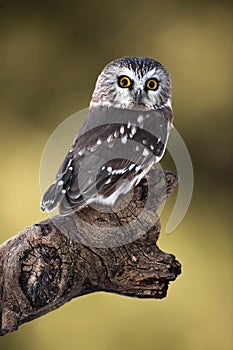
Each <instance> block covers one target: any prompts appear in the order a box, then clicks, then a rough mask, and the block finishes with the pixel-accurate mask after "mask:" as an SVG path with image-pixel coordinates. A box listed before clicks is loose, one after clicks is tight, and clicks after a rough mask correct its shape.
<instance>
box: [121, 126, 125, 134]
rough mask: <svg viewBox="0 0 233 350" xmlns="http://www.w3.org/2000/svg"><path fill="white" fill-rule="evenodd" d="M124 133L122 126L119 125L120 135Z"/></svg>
mask: <svg viewBox="0 0 233 350" xmlns="http://www.w3.org/2000/svg"><path fill="white" fill-rule="evenodd" d="M124 132H125V128H124V126H123V125H121V127H120V133H121V134H124Z"/></svg>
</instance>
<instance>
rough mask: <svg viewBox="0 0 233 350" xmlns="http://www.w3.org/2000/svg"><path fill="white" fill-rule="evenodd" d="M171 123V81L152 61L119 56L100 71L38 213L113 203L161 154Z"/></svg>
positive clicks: (145, 172) (64, 212)
mask: <svg viewBox="0 0 233 350" xmlns="http://www.w3.org/2000/svg"><path fill="white" fill-rule="evenodd" d="M172 123H173V112H172V106H171V79H170V75H169V73H168V72H167V70H166V69H165V67H164V66H163V65H162V64H161V63H159V62H158V61H156V60H154V59H150V58H144V57H123V58H119V59H116V60H114V61H112V62H110V63H109V64H108V65H107V66H106V67H105V68H104V69H103V71H102V72H101V73H100V75H99V77H98V79H97V82H96V86H95V89H94V92H93V95H92V99H91V102H90V106H89V113H88V117H87V119H86V121H85V122H84V124H83V126H82V127H81V129H80V131H79V132H78V134H77V136H76V138H75V140H74V142H73V145H72V147H71V149H70V150H69V152H68V153H67V156H66V157H65V159H64V161H63V163H62V165H61V167H60V169H59V170H58V173H57V175H56V179H55V181H54V182H53V183H52V184H51V186H50V187H49V188H48V190H47V191H46V192H45V194H44V196H43V198H42V202H41V209H42V211H46V212H49V211H51V210H53V209H54V208H55V207H56V206H58V207H59V213H60V214H61V215H67V214H71V213H72V212H75V211H77V210H80V209H81V208H83V207H84V206H86V205H90V204H92V203H97V204H101V205H105V206H114V204H115V203H116V201H117V199H118V198H119V197H120V196H121V195H123V194H126V193H128V192H129V191H130V190H132V189H133V188H134V187H135V186H137V185H138V184H139V182H140V181H141V180H142V179H143V178H144V177H145V176H147V174H148V172H149V170H150V169H151V167H152V166H153V165H154V164H155V163H157V162H159V161H160V159H161V158H162V156H163V154H164V152H165V148H166V144H167V141H168V137H169V132H170V129H171V126H172Z"/></svg>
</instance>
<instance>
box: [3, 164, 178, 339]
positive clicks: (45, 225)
mask: <svg viewBox="0 0 233 350" xmlns="http://www.w3.org/2000/svg"><path fill="white" fill-rule="evenodd" d="M154 174H155V175H156V176H155V179H156V181H155V182H154V184H153V191H152V192H153V193H152V196H151V198H153V201H151V202H150V203H149V206H148V208H147V210H146V211H145V210H144V209H145V206H146V204H148V193H149V192H148V183H147V181H146V180H145V181H142V182H141V183H140V184H139V185H138V186H137V187H136V188H135V191H134V194H133V198H131V201H130V203H129V204H127V206H125V207H124V208H123V209H122V210H118V211H117V212H115V213H114V212H108V213H107V212H101V211H98V210H96V209H94V208H90V207H87V208H84V209H83V210H81V211H80V212H78V213H75V214H73V215H69V216H65V217H62V216H59V215H58V216H54V217H53V218H50V219H48V220H45V221H42V222H39V223H38V224H35V225H32V226H31V227H28V228H25V229H24V230H22V231H21V232H20V233H18V235H16V236H15V237H13V238H11V239H9V240H8V241H7V242H5V243H3V244H2V245H1V246H0V335H5V334H7V333H9V332H12V331H15V330H17V329H18V327H19V325H20V324H22V323H24V322H28V321H30V320H33V319H35V318H37V317H39V316H41V315H43V314H45V313H47V312H49V311H51V310H54V309H56V308H58V307H59V306H61V305H63V304H65V303H66V302H68V301H69V300H71V299H72V298H75V297H77V296H80V295H83V294H88V293H92V292H96V291H106V292H111V293H118V294H122V295H126V296H131V297H138V298H164V297H165V296H166V294H167V289H168V284H169V282H170V281H173V280H175V279H176V277H177V276H178V275H179V274H180V273H181V265H180V263H179V262H178V261H177V260H176V259H175V257H174V256H173V255H171V254H167V253H164V252H162V251H161V250H160V249H159V248H158V247H157V245H156V242H157V240H158V237H159V233H160V221H159V218H158V216H157V214H156V211H157V209H158V207H159V206H160V205H161V204H162V203H163V202H164V201H165V200H166V198H167V197H168V196H169V194H170V193H171V192H172V191H173V189H174V188H175V186H176V185H177V182H178V180H177V177H176V175H174V174H173V173H171V172H164V173H163V172H161V171H159V170H155V171H154ZM150 192H151V190H150ZM126 199H127V196H124V197H123V199H122V200H121V204H122V203H126ZM143 210H144V212H145V213H144V216H143V222H142V221H140V220H141V219H140V218H141V216H140V215H141V213H142V211H143ZM138 218H139V219H140V220H139V219H138ZM135 222H136V223H137V225H135ZM88 225H91V227H94V228H95V230H94V232H91V233H90V232H89V231H88V230H87V227H88ZM109 227H110V228H112V227H114V228H115V229H117V228H118V229H119V232H120V233H119V234H118V235H116V234H115V233H114V235H113V234H111V232H110V233H108V231H107V229H108V228H109ZM105 228H106V229H105ZM105 231H106V234H104V232H105ZM95 232H96V235H95ZM117 232H118V231H117ZM98 233H99V234H98ZM106 237H107V238H106ZM124 242H128V243H127V244H124V245H122V243H124Z"/></svg>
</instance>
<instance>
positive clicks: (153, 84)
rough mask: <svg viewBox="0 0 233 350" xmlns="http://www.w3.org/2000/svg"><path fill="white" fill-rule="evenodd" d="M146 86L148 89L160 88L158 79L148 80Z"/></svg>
mask: <svg viewBox="0 0 233 350" xmlns="http://www.w3.org/2000/svg"><path fill="white" fill-rule="evenodd" d="M146 88H147V89H148V90H156V89H157V88H158V81H157V80H156V79H149V80H147V82H146Z"/></svg>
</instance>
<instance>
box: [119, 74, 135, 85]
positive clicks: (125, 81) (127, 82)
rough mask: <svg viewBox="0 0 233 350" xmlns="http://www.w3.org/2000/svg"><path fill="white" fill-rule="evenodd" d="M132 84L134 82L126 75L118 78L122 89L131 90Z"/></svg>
mask: <svg viewBox="0 0 233 350" xmlns="http://www.w3.org/2000/svg"><path fill="white" fill-rule="evenodd" d="M132 83H133V82H132V80H131V79H130V78H129V77H127V76H126V75H123V76H121V77H119V78H118V85H119V86H120V87H122V88H129V87H130V86H132Z"/></svg>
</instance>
